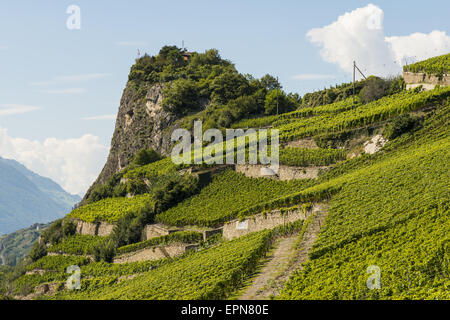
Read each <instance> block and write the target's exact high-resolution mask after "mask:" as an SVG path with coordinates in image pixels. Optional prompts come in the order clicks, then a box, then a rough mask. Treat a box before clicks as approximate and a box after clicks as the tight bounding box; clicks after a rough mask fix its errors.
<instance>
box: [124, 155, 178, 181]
mask: <svg viewBox="0 0 450 320" xmlns="http://www.w3.org/2000/svg"><path fill="white" fill-rule="evenodd" d="M174 170H175V165H174V163H173V162H172V159H171V158H170V157H167V158H164V159H162V160H159V161H156V162H152V163H150V164H148V165H145V166H142V167H138V168H132V169H128V170H127V169H125V172H124V174H123V177H124V178H125V179H135V178H146V179H150V178H153V177H154V176H157V175H163V174H166V173H168V172H170V171H174Z"/></svg>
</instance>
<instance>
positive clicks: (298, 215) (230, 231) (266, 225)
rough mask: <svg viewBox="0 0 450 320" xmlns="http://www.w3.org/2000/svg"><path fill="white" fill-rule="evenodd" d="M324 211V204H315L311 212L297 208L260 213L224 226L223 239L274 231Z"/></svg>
mask: <svg viewBox="0 0 450 320" xmlns="http://www.w3.org/2000/svg"><path fill="white" fill-rule="evenodd" d="M322 209H323V205H322V204H314V205H313V207H312V208H311V209H310V210H304V209H302V208H295V209H293V210H291V211H287V212H284V213H282V212H281V211H280V210H279V209H277V210H273V211H270V212H268V213H260V214H257V215H255V216H252V217H249V218H247V219H245V220H242V221H241V220H233V221H231V222H228V223H226V224H225V225H224V226H223V237H224V238H225V239H227V240H230V239H234V238H238V237H241V236H244V235H246V234H248V233H252V232H257V231H262V230H265V229H274V228H276V227H278V226H281V225H285V224H287V223H291V222H295V221H297V220H305V219H306V218H308V217H309V216H310V215H311V214H312V213H314V212H317V211H320V210H322Z"/></svg>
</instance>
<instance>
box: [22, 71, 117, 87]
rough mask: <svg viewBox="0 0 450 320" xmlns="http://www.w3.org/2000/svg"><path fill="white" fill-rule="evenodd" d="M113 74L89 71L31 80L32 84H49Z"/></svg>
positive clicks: (80, 80)
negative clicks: (48, 78)
mask: <svg viewBox="0 0 450 320" xmlns="http://www.w3.org/2000/svg"><path fill="white" fill-rule="evenodd" d="M109 76H111V73H87V74H77V75H68V76H57V77H53V78H51V79H50V80H48V81H34V82H31V83H30V85H32V86H49V85H55V84H65V83H73V82H82V81H88V80H97V79H101V78H106V77H109Z"/></svg>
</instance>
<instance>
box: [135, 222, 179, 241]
mask: <svg viewBox="0 0 450 320" xmlns="http://www.w3.org/2000/svg"><path fill="white" fill-rule="evenodd" d="M178 231H182V230H181V229H171V228H169V227H166V226H164V225H162V224H158V223H157V224H148V225H146V226H145V229H144V237H145V239H143V240H149V239H152V238H158V237H162V236H166V235H168V234H171V233H174V232H178Z"/></svg>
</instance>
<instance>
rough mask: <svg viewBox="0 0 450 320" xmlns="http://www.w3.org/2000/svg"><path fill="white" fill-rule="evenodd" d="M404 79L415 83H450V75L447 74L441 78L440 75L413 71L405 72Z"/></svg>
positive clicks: (409, 82)
mask: <svg viewBox="0 0 450 320" xmlns="http://www.w3.org/2000/svg"><path fill="white" fill-rule="evenodd" d="M403 79H404V80H405V82H406V83H408V84H413V83H429V84H434V85H436V84H440V85H450V75H448V74H446V75H443V76H442V79H439V77H438V76H435V75H432V74H431V75H430V74H426V73H413V72H403Z"/></svg>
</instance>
